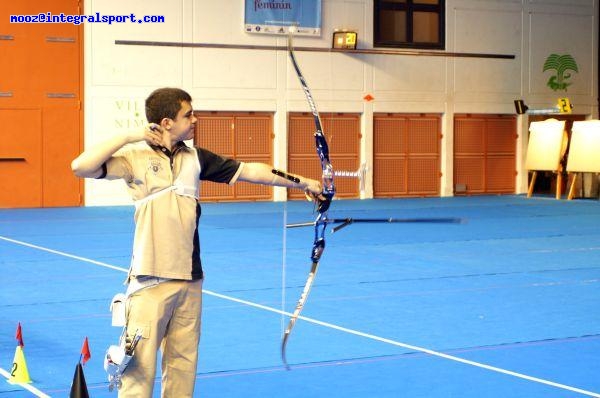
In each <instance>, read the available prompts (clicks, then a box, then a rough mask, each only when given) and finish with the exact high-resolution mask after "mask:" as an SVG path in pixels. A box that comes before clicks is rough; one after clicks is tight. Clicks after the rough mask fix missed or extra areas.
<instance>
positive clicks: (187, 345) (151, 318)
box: [119, 280, 202, 398]
mask: <svg viewBox="0 0 600 398" xmlns="http://www.w3.org/2000/svg"><path fill="white" fill-rule="evenodd" d="M201 312H202V281H201V280H198V281H179V280H177V281H167V282H163V283H160V284H158V285H155V286H152V287H148V288H144V289H141V290H139V291H137V292H135V293H133V294H132V295H131V296H129V299H128V300H127V336H129V337H131V336H133V335H134V334H135V332H136V330H138V331H139V332H141V333H142V339H141V340H140V342H139V343H138V345H137V347H136V349H135V352H134V355H133V359H132V360H131V362H130V363H129V365H128V367H127V369H126V370H125V372H124V373H123V379H122V381H123V385H122V387H121V389H119V398H124V397H135V398H144V397H147V398H151V397H152V392H153V389H154V379H155V375H156V362H157V352H158V350H159V349H160V350H161V352H162V364H161V369H162V390H161V392H162V394H161V396H162V397H164V398H169V397H172V398H180V397H181V398H183V397H190V398H191V397H192V396H193V394H194V385H195V383H196V366H197V364H198V343H199V341H200V317H201Z"/></svg>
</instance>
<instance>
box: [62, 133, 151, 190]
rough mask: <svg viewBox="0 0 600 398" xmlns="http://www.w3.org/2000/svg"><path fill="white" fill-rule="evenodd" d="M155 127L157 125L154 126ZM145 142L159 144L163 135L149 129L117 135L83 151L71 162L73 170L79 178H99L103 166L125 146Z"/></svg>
mask: <svg viewBox="0 0 600 398" xmlns="http://www.w3.org/2000/svg"><path fill="white" fill-rule="evenodd" d="M152 126H153V127H154V126H156V125H152ZM142 140H145V141H146V142H148V143H157V142H158V143H159V142H161V140H162V133H161V131H160V130H159V129H157V128H150V127H147V128H145V129H143V130H140V131H133V132H130V133H128V134H125V135H117V136H114V137H111V138H109V139H107V140H106V141H103V142H101V143H99V144H98V145H96V146H94V147H92V148H88V149H86V150H85V151H83V152H82V153H81V154H80V155H79V156H78V157H77V158H75V159H74V160H73V161H72V162H71V170H73V173H75V175H76V176H77V177H81V178H97V177H99V176H100V175H102V165H103V164H104V163H105V162H106V161H107V160H108V159H110V157H111V156H112V155H113V154H114V153H115V152H117V151H118V150H119V149H121V148H122V147H123V146H124V145H127V144H131V143H134V142H138V141H142Z"/></svg>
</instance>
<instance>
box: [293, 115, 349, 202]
mask: <svg viewBox="0 0 600 398" xmlns="http://www.w3.org/2000/svg"><path fill="white" fill-rule="evenodd" d="M288 121H289V122H288V129H289V132H288V170H289V171H290V172H291V173H294V174H300V175H302V176H304V177H308V178H313V179H315V180H317V181H321V179H322V174H323V170H322V168H321V163H320V162H319V158H318V157H317V153H316V149H315V139H314V136H313V135H314V132H315V122H314V118H313V115H312V113H304V112H303V113H291V114H290V115H289V116H288ZM321 122H322V123H323V126H322V127H323V131H324V134H325V138H326V139H327V143H328V146H329V160H330V162H331V164H332V166H333V169H334V170H335V171H350V172H356V171H357V170H358V169H359V163H360V161H359V159H360V152H359V151H360V138H361V134H360V115H359V114H353V113H322V114H321ZM335 187H336V195H335V196H336V197H337V198H358V196H359V187H360V181H359V180H358V179H357V178H354V177H350V178H345V177H338V178H335ZM288 199H292V200H294V199H303V200H305V196H304V192H302V191H300V190H298V189H288Z"/></svg>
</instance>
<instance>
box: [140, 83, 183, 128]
mask: <svg viewBox="0 0 600 398" xmlns="http://www.w3.org/2000/svg"><path fill="white" fill-rule="evenodd" d="M184 101H185V102H192V97H191V96H190V95H189V94H188V93H187V92H185V91H183V90H182V89H180V88H172V87H164V88H159V89H157V90H154V91H153V92H152V93H151V94H150V95H149V96H148V98H146V119H148V122H149V123H156V124H160V121H161V120H162V119H164V118H169V119H175V118H176V117H177V112H179V110H180V109H181V103H182V102H184Z"/></svg>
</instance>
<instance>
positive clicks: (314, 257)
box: [272, 29, 463, 370]
mask: <svg viewBox="0 0 600 398" xmlns="http://www.w3.org/2000/svg"><path fill="white" fill-rule="evenodd" d="M292 32H293V30H292V29H290V33H289V34H288V54H289V57H290V60H291V62H292V65H293V66H294V70H295V71H296V75H298V80H299V81H300V85H301V86H302V90H303V91H304V95H305V96H306V99H307V101H308V105H309V107H310V110H311V113H312V115H313V119H314V122H315V133H314V137H315V146H316V151H317V155H318V156H319V160H320V161H321V168H322V170H323V174H322V179H323V192H322V193H321V194H320V195H319V196H318V197H316V198H315V201H316V212H317V218H316V219H315V221H312V222H307V223H298V224H288V225H286V227H287V228H294V227H307V226H314V228H315V237H314V241H313V247H312V251H311V256H310V258H311V261H312V265H311V268H310V272H309V273H308V278H307V279H306V284H305V285H304V289H302V294H301V295H300V299H299V300H298V302H297V304H296V308H295V309H294V312H293V313H292V317H291V318H290V321H289V323H288V325H287V327H286V329H285V331H284V333H283V338H282V341H281V359H282V360H283V363H284V365H285V367H286V369H287V370H289V369H290V366H289V365H288V362H287V358H286V353H285V350H286V346H287V342H288V340H289V337H290V334H291V332H292V329H293V328H294V325H295V324H296V321H297V320H298V317H299V316H300V312H302V309H303V308H304V305H305V304H306V300H307V298H308V295H309V293H310V290H311V287H312V285H313V282H314V280H315V276H316V275H317V270H318V268H319V261H320V259H321V255H322V254H323V251H324V250H325V230H326V229H327V225H328V224H340V225H338V226H336V227H334V228H333V230H332V232H336V231H338V230H340V229H342V228H344V227H346V226H348V225H350V224H353V223H360V222H362V223H462V222H463V220H462V219H460V218H406V219H403V218H368V219H357V218H329V217H328V210H329V206H330V205H331V201H332V199H333V197H334V196H335V184H334V183H333V179H334V176H339V177H357V178H359V179H360V181H361V186H362V184H363V183H364V176H365V172H366V167H365V166H361V168H359V170H358V171H356V172H349V171H334V170H333V166H332V165H331V162H330V161H329V146H328V145H327V140H326V139H325V134H324V133H323V127H322V124H321V117H320V116H319V112H318V111H317V107H316V105H315V101H314V99H313V97H312V94H311V92H310V89H309V88H308V84H307V83H306V79H304V76H303V75H302V72H301V71H300V67H299V66H298V62H297V61H296V57H295V55H294V49H293V46H292ZM272 172H273V174H276V175H279V176H281V177H284V178H288V179H289V180H291V181H294V182H299V180H298V179H297V178H296V177H294V176H292V175H289V174H287V173H285V172H282V171H279V170H276V169H273V170H272Z"/></svg>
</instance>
